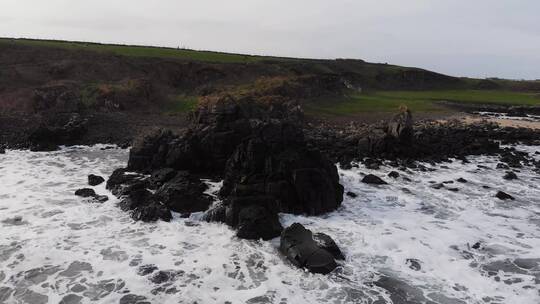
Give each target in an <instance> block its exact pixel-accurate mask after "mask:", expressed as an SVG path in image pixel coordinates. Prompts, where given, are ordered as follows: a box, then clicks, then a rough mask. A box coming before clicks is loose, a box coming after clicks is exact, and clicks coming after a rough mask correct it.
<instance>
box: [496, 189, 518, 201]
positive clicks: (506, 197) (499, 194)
mask: <svg viewBox="0 0 540 304" xmlns="http://www.w3.org/2000/svg"><path fill="white" fill-rule="evenodd" d="M495 197H497V198H498V199H500V200H503V201H506V200H515V198H514V197H513V196H511V195H510V194H508V193H505V192H503V191H499V192H497V194H496V195H495Z"/></svg>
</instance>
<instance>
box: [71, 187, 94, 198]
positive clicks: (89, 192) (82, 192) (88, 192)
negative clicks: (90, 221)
mask: <svg viewBox="0 0 540 304" xmlns="http://www.w3.org/2000/svg"><path fill="white" fill-rule="evenodd" d="M75 195H77V196H80V197H95V196H96V192H95V191H94V190H93V189H90V188H82V189H79V190H77V191H75Z"/></svg>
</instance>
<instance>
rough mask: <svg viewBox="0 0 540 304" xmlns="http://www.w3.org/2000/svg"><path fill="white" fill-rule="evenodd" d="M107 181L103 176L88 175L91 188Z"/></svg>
mask: <svg viewBox="0 0 540 304" xmlns="http://www.w3.org/2000/svg"><path fill="white" fill-rule="evenodd" d="M104 181H105V179H104V178H103V177H101V176H98V175H94V174H90V175H88V185H90V186H97V185H99V184H101V183H103V182H104Z"/></svg>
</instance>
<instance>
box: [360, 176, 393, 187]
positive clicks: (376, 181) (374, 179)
mask: <svg viewBox="0 0 540 304" xmlns="http://www.w3.org/2000/svg"><path fill="white" fill-rule="evenodd" d="M362 183H365V184H371V185H386V184H388V183H387V182H385V181H383V180H382V179H381V178H380V177H378V176H376V175H373V174H368V175H366V176H364V178H362Z"/></svg>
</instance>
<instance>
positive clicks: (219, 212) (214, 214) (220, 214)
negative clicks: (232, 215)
mask: <svg viewBox="0 0 540 304" xmlns="http://www.w3.org/2000/svg"><path fill="white" fill-rule="evenodd" d="M226 212H227V207H226V206H225V205H223V204H219V205H217V206H215V207H213V208H211V209H209V210H208V211H206V212H205V213H204V215H203V217H202V220H203V221H206V222H217V223H225V222H226V221H227V219H226Z"/></svg>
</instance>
